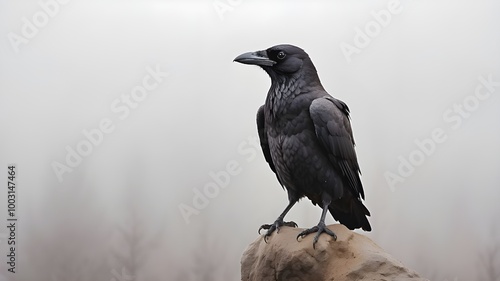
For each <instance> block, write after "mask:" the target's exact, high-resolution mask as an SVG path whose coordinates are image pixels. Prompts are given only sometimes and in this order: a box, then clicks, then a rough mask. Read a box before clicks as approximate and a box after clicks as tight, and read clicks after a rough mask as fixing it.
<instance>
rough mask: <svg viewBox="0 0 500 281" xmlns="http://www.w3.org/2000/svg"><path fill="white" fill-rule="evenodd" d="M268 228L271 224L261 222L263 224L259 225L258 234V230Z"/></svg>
mask: <svg viewBox="0 0 500 281" xmlns="http://www.w3.org/2000/svg"><path fill="white" fill-rule="evenodd" d="M269 228H271V225H270V224H263V225H261V226H260V227H259V235H260V231H261V230H262V229H269Z"/></svg>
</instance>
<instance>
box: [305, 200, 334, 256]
mask: <svg viewBox="0 0 500 281" xmlns="http://www.w3.org/2000/svg"><path fill="white" fill-rule="evenodd" d="M322 201H323V212H322V213H321V219H320V220H319V223H318V225H316V226H314V227H312V228H309V229H306V230H304V231H302V232H301V233H299V235H297V240H298V239H299V238H304V237H305V236H307V235H308V234H311V233H314V232H316V236H314V240H313V248H316V242H318V238H319V236H320V235H321V233H323V232H324V233H326V234H328V235H330V236H332V237H333V239H334V240H337V235H335V233H333V231H331V230H330V229H328V228H327V227H326V225H325V217H326V211H328V206H329V205H330V203H331V202H332V198H331V197H330V195H328V194H326V193H323V195H322Z"/></svg>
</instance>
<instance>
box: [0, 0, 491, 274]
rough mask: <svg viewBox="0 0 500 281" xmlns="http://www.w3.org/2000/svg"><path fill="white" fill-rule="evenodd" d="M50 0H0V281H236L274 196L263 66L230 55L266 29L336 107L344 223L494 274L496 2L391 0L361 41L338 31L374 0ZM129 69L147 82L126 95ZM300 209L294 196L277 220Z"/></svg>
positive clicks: (425, 267) (424, 269)
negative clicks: (354, 183) (352, 169)
mask: <svg viewBox="0 0 500 281" xmlns="http://www.w3.org/2000/svg"><path fill="white" fill-rule="evenodd" d="M49 2H50V3H52V5H53V6H50V8H46V7H45V9H49V10H48V11H50V13H52V15H49V16H45V18H44V15H42V13H46V14H47V13H48V12H46V11H45V10H44V8H43V7H42V6H44V4H41V3H45V4H46V3H49ZM66 2H67V3H66ZM66 2H64V3H63V1H61V2H56V1H55V0H53V1H49V0H41V1H40V2H38V1H6V0H5V1H4V0H2V1H1V2H0V35H1V36H2V38H3V39H2V40H0V129H1V138H0V162H1V165H0V175H3V177H4V178H0V183H1V184H0V186H1V188H0V214H1V216H0V217H1V218H2V222H1V223H0V225H2V227H0V253H1V255H0V260H1V262H0V272H1V273H0V280H1V281H4V280H37V281H42V280H50V281H59V280H60V281H70V280H102V281H117V280H137V281H139V280H140V281H146V280H239V278H240V273H239V270H240V267H239V265H240V264H239V262H240V257H241V254H242V252H243V251H244V249H245V247H246V246H247V245H248V244H249V243H251V242H252V241H254V240H255V239H256V238H257V237H258V236H257V229H258V228H259V226H260V225H261V224H264V223H271V222H273V221H274V220H275V219H276V217H277V216H278V215H279V214H280V213H281V211H282V210H283V209H284V207H285V206H286V204H287V195H286V192H285V191H283V190H282V189H281V187H280V186H279V184H278V182H277V180H276V178H275V176H274V174H273V173H272V172H271V170H270V169H269V167H268V165H267V163H266V162H265V160H264V157H263V156H262V153H261V151H260V148H259V147H256V146H254V145H253V143H254V142H253V141H254V140H255V138H256V137H257V129H256V124H255V115H256V112H257V109H258V107H259V106H260V105H261V104H263V103H264V100H265V96H266V93H267V90H268V88H269V85H270V79H269V78H268V77H267V74H266V73H265V72H264V71H262V70H260V69H259V68H258V67H255V66H246V65H241V64H237V63H233V62H232V60H233V59H234V58H235V57H236V56H237V55H239V54H241V53H244V52H248V51H255V50H261V49H266V48H268V47H270V46H273V45H276V44H280V43H290V44H294V45H297V46H300V47H302V48H304V49H305V50H306V51H307V52H308V53H309V55H310V56H311V58H312V60H313V62H314V63H315V65H316V68H317V70H318V73H319V76H320V78H321V80H322V83H323V86H324V87H325V88H326V89H327V91H328V92H329V93H330V94H331V95H333V96H335V97H336V98H339V99H341V100H343V101H344V102H346V103H347V104H348V105H349V107H350V109H351V116H352V120H351V122H352V126H353V131H354V137H355V140H356V144H357V146H356V151H357V155H358V160H359V164H360V166H361V170H362V172H363V175H362V181H363V183H364V187H365V193H366V201H365V205H366V206H367V207H368V209H369V210H370V211H371V213H372V216H371V217H370V218H369V220H370V222H371V224H372V227H373V231H372V232H370V233H366V232H360V233H362V234H363V235H367V236H368V237H370V238H371V239H373V240H374V241H375V242H376V243H377V244H379V245H380V246H381V247H382V248H384V249H385V250H387V251H388V252H389V253H391V254H392V255H394V256H395V257H396V258H397V259H399V260H401V261H402V262H403V263H404V264H405V265H407V266H408V267H410V268H412V269H414V270H416V271H417V272H419V273H420V274H421V275H423V276H425V277H427V278H430V279H431V280H500V279H499V278H500V277H497V279H494V278H492V277H491V276H492V275H493V274H496V273H498V272H500V236H499V233H500V225H499V224H500V223H499V220H498V217H499V216H500V207H499V201H500V173H499V172H500V171H499V167H500V157H499V156H500V146H499V144H500V130H499V129H500V127H499V125H500V110H499V109H500V97H499V95H500V85H498V84H496V85H495V84H493V86H491V85H490V90H488V88H487V87H485V86H482V85H483V84H481V78H480V77H483V78H482V79H483V80H492V81H495V82H494V83H497V82H496V81H500V52H499V50H500V33H499V32H500V29H499V27H500V17H499V15H500V14H499V13H500V4H499V2H496V1H474V2H473V1H401V2H400V4H399V5H400V6H398V7H399V9H400V10H399V11H400V12H399V13H397V14H391V20H390V22H389V23H388V24H386V26H382V27H380V25H379V27H380V30H379V32H376V31H377V30H376V29H372V31H373V30H374V31H373V32H374V33H372V35H374V36H373V37H368V38H369V42H368V43H367V44H365V45H366V46H364V45H363V46H362V47H361V48H357V47H356V42H355V40H356V38H357V37H356V36H358V37H359V35H357V34H358V31H357V29H359V30H362V31H363V32H365V31H364V30H365V28H366V27H367V26H370V22H374V21H375V19H374V15H373V13H375V14H377V13H379V12H380V11H381V10H387V6H388V4H389V3H391V1H385V0H384V1H328V2H327V1H308V2H306V1H272V2H271V1H236V0H232V1H226V0H221V1H211V0H208V1H139V0H128V1H112V0H100V1H97V0H92V1H80V0H73V1H66ZM53 3H56V4H55V6H54V4H53ZM396 4H397V2H396ZM50 9H52V10H50ZM372 11H373V12H372ZM34 16H35V19H34V18H33V17H34ZM45 19H46V21H44V20H45ZM35 21H36V22H37V23H38V25H39V26H36V25H35V26H34V27H35V29H36V30H33V29H31V30H30V28H29V27H26V26H27V25H29V24H30V23H31V24H33V22H35ZM27 22H30V23H27ZM33 25H34V24H33ZM23 28H24V31H25V32H27V33H26V34H27V35H28V36H24V35H23ZM371 28H374V27H373V26H372V27H371ZM13 34H15V35H13ZM16 36H17V37H16ZM20 37H22V38H23V39H19V38H20ZM28 37H31V38H28ZM12 38H15V39H16V40H14V39H12ZM358 39H359V38H358ZM13 40H14V41H13ZM19 40H21V41H19ZM13 42H17V43H13ZM365 43H366V42H365ZM346 44H347V45H350V46H353V47H356V48H357V49H358V51H357V52H356V53H353V54H351V55H346V54H345V52H343V51H342V48H341V46H346ZM358 45H359V44H358ZM359 46H361V45H359ZM151 71H157V72H158V71H159V72H161V73H162V74H161V75H164V76H167V74H165V73H168V76H167V77H164V76H161V77H160V78H159V79H158V81H157V82H155V80H154V79H153V80H151V79H150V78H151V74H150V73H151ZM147 77H150V78H147ZM148 79H149V80H148ZM144 80H147V81H148V83H150V84H148V85H151V84H152V83H155V85H156V86H155V87H150V88H151V90H147V91H146V94H144V93H143V95H142V96H141V99H142V100H141V101H140V102H135V103H134V107H135V108H131V107H130V106H128V105H127V106H126V103H124V102H123V101H122V100H121V99H122V95H124V96H126V97H127V96H128V97H130V96H131V93H132V91H135V90H137V89H140V88H137V87H141V86H143V83H144ZM478 87H479V88H480V92H481V93H483V94H484V96H482V97H483V98H482V99H479V98H477V97H476V96H474V94H475V91H476V89H477V88H478ZM481 87H482V88H481ZM134 89H135V90H134ZM137 91H138V90H137ZM487 93H489V95H488V96H486V94H487ZM464 102H465V103H466V104H465V105H464ZM113 105H114V106H113ZM124 106H126V107H127V108H128V110H130V112H129V113H128V114H125V112H126V110H127V109H126V108H125V109H124V108H123V107H124ZM457 106H458V107H457ZM118 107H120V110H118ZM458 108H462V109H463V108H465V109H463V110H462V111H461V113H460V112H459V111H457V110H458ZM465 116H466V117H465ZM102 120H104V122H105V123H106V122H108V123H107V124H108V125H109V126H111V127H112V128H113V130H112V131H111V132H109V133H103V134H102V135H103V137H102V139H100V141H99V142H97V141H96V142H97V143H98V144H97V145H92V147H91V151H90V152H88V151H87V152H88V155H87V156H83V157H82V159H81V161H80V162H81V163H79V164H78V165H76V167H73V168H71V169H72V171H67V172H65V173H63V174H62V176H61V177H62V180H59V179H58V176H57V173H56V172H55V171H54V165H57V164H54V163H56V162H57V163H59V164H61V165H67V163H66V158H67V155H68V153H69V152H68V150H67V148H68V147H69V148H70V150H76V149H77V146H78V144H81V143H85V141H86V140H87V138H86V137H85V135H84V133H83V131H84V130H86V131H87V132H90V131H92V130H96V129H97V128H99V126H100V124H101V122H102ZM435 130H438V131H440V132H441V139H443V138H444V139H445V140H444V141H442V142H441V143H434V145H435V147H434V148H432V145H429V146H428V148H429V151H427V152H428V154H429V155H427V154H424V153H423V152H422V149H420V148H419V146H418V145H417V144H416V142H417V143H418V142H423V141H424V140H425V139H428V140H430V139H431V138H432V136H433V131H435ZM82 145H83V144H82ZM431 148H432V149H431ZM410 155H413V157H415V159H416V160H415V159H414V162H415V161H417V162H418V165H413V166H414V168H413V171H412V172H411V171H409V170H408V167H406V169H407V170H406V171H407V172H408V173H406V174H405V173H404V171H403V174H404V175H403V176H402V175H401V173H400V172H398V168H399V166H400V165H402V164H401V163H403V162H404V161H409V159H410ZM421 156H423V158H422V157H421ZM419 157H420V158H419ZM401 159H403V160H401ZM402 161H403V162H402ZM12 163H14V164H16V165H17V170H18V174H17V178H16V180H17V202H18V206H17V210H16V211H17V217H18V222H17V230H16V232H17V236H16V239H17V241H16V251H17V256H16V257H17V260H16V261H17V263H16V273H15V274H12V273H10V272H8V271H7V269H8V265H7V264H6V262H7V257H6V255H7V250H8V245H7V237H8V230H7V228H6V227H5V226H6V225H7V221H6V219H7V166H8V165H9V164H12ZM410 164H411V163H410ZM228 165H229V170H230V171H231V172H232V173H233V174H229V173H227V170H228ZM68 169H70V167H69V166H68ZM410 170H411V169H410ZM221 171H224V172H222V173H221ZM387 173H391V174H392V175H397V176H399V177H400V178H399V179H400V181H397V182H395V183H393V185H391V184H390V183H389V182H388V181H387V179H386V175H387ZM410 173H411V174H410ZM213 175H219V178H218V180H219V181H216V180H215V179H214V176H213ZM224 175H229V176H228V177H226V176H224ZM215 178H217V176H215ZM207 186H209V187H208V188H212V189H207V190H209V192H212V193H210V194H209V195H210V198H209V197H206V195H203V196H204V197H206V200H205V201H203V200H201V199H199V197H200V196H199V195H196V194H199V193H197V192H201V193H202V194H203V193H204V192H205V191H204V188H205V187H207ZM214 186H215V187H214ZM193 199H195V201H196V202H197V203H196V204H198V205H197V206H198V207H200V204H201V205H202V206H201V207H203V208H201V207H200V208H196V207H195V206H194V205H193V204H194V203H193ZM205 205H206V206H205ZM186 208H187V209H186ZM189 208H191V209H189ZM181 210H184V211H186V210H190V213H188V215H186V213H184V216H183V213H182V212H181ZM320 214H321V210H320V209H319V208H318V207H313V206H312V204H311V203H310V201H309V200H308V199H304V200H301V201H300V202H299V204H297V205H296V206H295V207H294V208H293V209H292V210H291V211H290V213H289V214H288V215H287V219H288V220H293V221H295V222H297V223H298V225H299V227H311V226H313V225H316V224H317V222H318V220H319V217H320ZM327 223H328V224H330V223H334V221H333V219H332V217H331V216H330V215H328V217H327ZM3 225H5V226H3ZM488 268H489V269H488ZM495 270H496V271H497V272H496V273H495V272H494V271H495ZM16 278H17V279H16Z"/></svg>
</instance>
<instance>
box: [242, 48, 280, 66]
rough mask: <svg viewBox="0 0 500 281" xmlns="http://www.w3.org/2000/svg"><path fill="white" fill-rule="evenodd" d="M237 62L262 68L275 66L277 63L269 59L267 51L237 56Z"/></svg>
mask: <svg viewBox="0 0 500 281" xmlns="http://www.w3.org/2000/svg"><path fill="white" fill-rule="evenodd" d="M234 61H235V62H239V63H244V64H254V65H260V66H273V65H274V64H276V62H275V61H273V60H271V59H269V58H268V57H267V53H266V51H257V52H248V53H244V54H241V55H239V56H237V57H236V58H235V59H234Z"/></svg>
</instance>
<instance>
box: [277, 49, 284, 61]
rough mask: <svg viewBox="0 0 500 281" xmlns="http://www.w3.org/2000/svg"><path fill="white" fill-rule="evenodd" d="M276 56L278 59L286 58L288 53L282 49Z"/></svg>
mask: <svg viewBox="0 0 500 281" xmlns="http://www.w3.org/2000/svg"><path fill="white" fill-rule="evenodd" d="M276 57H277V58H278V59H280V60H282V59H284V58H285V57H286V54H285V52H283V51H280V52H279V53H278V55H277V56H276Z"/></svg>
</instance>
